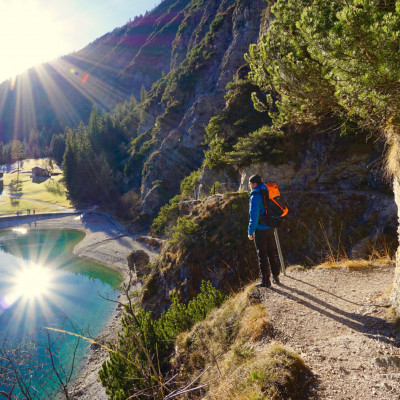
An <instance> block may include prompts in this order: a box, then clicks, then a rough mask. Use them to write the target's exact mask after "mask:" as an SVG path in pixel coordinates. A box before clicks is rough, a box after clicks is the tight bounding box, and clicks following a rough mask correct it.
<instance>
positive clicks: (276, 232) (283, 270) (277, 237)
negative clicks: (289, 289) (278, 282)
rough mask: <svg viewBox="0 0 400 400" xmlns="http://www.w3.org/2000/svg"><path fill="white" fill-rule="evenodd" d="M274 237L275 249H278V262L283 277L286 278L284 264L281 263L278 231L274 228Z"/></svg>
mask: <svg viewBox="0 0 400 400" xmlns="http://www.w3.org/2000/svg"><path fill="white" fill-rule="evenodd" d="M274 236H275V242H276V247H277V248H278V254H279V261H280V262H281V269H282V273H283V275H285V276H286V269H285V263H284V262H283V256H282V250H281V244H280V243H279V236H278V230H277V229H276V228H274Z"/></svg>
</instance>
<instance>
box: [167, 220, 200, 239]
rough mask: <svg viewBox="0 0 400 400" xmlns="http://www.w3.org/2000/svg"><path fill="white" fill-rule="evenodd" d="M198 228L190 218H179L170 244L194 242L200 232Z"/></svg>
mask: <svg viewBox="0 0 400 400" xmlns="http://www.w3.org/2000/svg"><path fill="white" fill-rule="evenodd" d="M198 228H199V226H198V224H197V223H196V222H195V221H193V220H191V219H190V218H189V217H186V216H185V217H179V218H178V220H177V223H176V225H175V226H174V227H173V228H172V230H173V234H172V239H170V243H178V242H187V241H191V240H194V239H195V238H194V235H195V233H196V232H197V231H198Z"/></svg>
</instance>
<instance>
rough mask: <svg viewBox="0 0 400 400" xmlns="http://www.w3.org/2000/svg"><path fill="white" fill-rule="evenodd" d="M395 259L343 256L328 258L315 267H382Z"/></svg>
mask: <svg viewBox="0 0 400 400" xmlns="http://www.w3.org/2000/svg"><path fill="white" fill-rule="evenodd" d="M392 262H393V260H392V259H391V258H390V257H388V256H381V257H379V258H376V259H368V260H364V259H357V260H351V259H349V258H343V259H341V260H328V261H325V262H324V263H322V264H320V265H317V266H316V267H315V269H327V268H346V269H350V270H366V269H370V268H380V267H383V266H386V265H388V264H391V263H392Z"/></svg>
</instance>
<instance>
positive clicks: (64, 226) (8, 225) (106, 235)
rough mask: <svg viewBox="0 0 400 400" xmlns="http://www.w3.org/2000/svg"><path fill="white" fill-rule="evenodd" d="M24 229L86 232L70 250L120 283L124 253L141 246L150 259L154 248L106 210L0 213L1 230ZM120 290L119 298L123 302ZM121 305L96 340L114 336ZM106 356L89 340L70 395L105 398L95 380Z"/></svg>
mask: <svg viewBox="0 0 400 400" xmlns="http://www.w3.org/2000/svg"><path fill="white" fill-rule="evenodd" d="M17 227H18V228H26V229H27V230H77V231H80V232H85V234H86V235H85V237H84V238H83V239H82V240H81V241H80V242H79V243H78V244H77V245H76V246H75V247H74V249H73V253H74V254H75V255H77V256H79V257H82V258H86V259H89V260H91V261H94V262H96V263H98V264H100V265H102V266H104V267H106V268H110V269H112V270H114V271H116V272H119V273H121V275H122V277H123V284H127V283H128V282H129V267H128V261H127V256H128V255H129V254H130V253H131V252H132V251H134V250H144V251H146V253H148V255H149V257H150V259H151V260H152V259H154V257H156V256H157V254H158V253H157V252H154V251H153V250H151V249H149V248H148V247H147V246H145V245H143V244H141V243H139V242H137V241H136V240H135V238H136V237H138V236H140V235H131V234H129V233H128V231H127V230H126V229H125V227H123V226H122V225H121V224H119V223H118V222H117V221H115V220H113V219H112V218H111V217H110V216H109V215H108V214H106V213H103V212H99V211H91V212H84V213H80V212H70V213H52V214H36V215H23V216H19V217H0V230H5V229H13V228H17ZM140 286H141V285H140V283H139V282H137V281H135V280H134V281H133V284H132V285H131V288H130V291H132V290H138V289H140ZM124 297H125V296H124V294H123V292H121V294H120V298H119V301H120V302H121V303H124V301H126V299H125V298H124ZM121 317H122V307H121V305H120V304H116V305H115V308H114V310H113V311H112V312H111V313H110V316H109V318H108V320H107V321H106V327H105V329H104V330H103V331H102V332H101V333H100V334H99V335H98V336H97V337H96V338H95V340H96V341H98V342H99V343H107V342H108V341H110V340H113V339H115V338H116V337H117V333H118V331H119V328H120V326H121ZM107 358H108V351H107V350H106V349H104V348H102V347H101V346H100V345H94V344H89V343H88V352H87V354H86V355H85V358H84V359H83V361H82V366H81V367H80V369H79V372H78V373H77V375H76V377H75V379H74V381H73V383H72V386H71V393H72V398H73V399H75V400H93V399H96V400H107V399H108V396H107V395H106V393H105V389H104V388H103V386H102V385H101V383H100V382H99V381H98V371H99V369H100V368H101V366H102V364H103V362H104V361H105V360H106V359H107Z"/></svg>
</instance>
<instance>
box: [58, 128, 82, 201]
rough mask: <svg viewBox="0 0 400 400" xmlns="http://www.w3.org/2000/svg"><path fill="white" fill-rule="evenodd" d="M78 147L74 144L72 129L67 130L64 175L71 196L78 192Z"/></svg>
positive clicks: (63, 164)
mask: <svg viewBox="0 0 400 400" xmlns="http://www.w3.org/2000/svg"><path fill="white" fill-rule="evenodd" d="M75 152H76V148H75V144H74V134H73V132H72V131H71V130H67V132H66V140H65V153H64V157H63V163H62V166H63V177H64V182H65V186H66V187H67V189H68V192H69V194H70V197H72V198H73V197H75V196H76V195H77V193H78V182H77V180H76V177H77V172H78V171H79V170H78V165H77V157H76V154H75Z"/></svg>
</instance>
